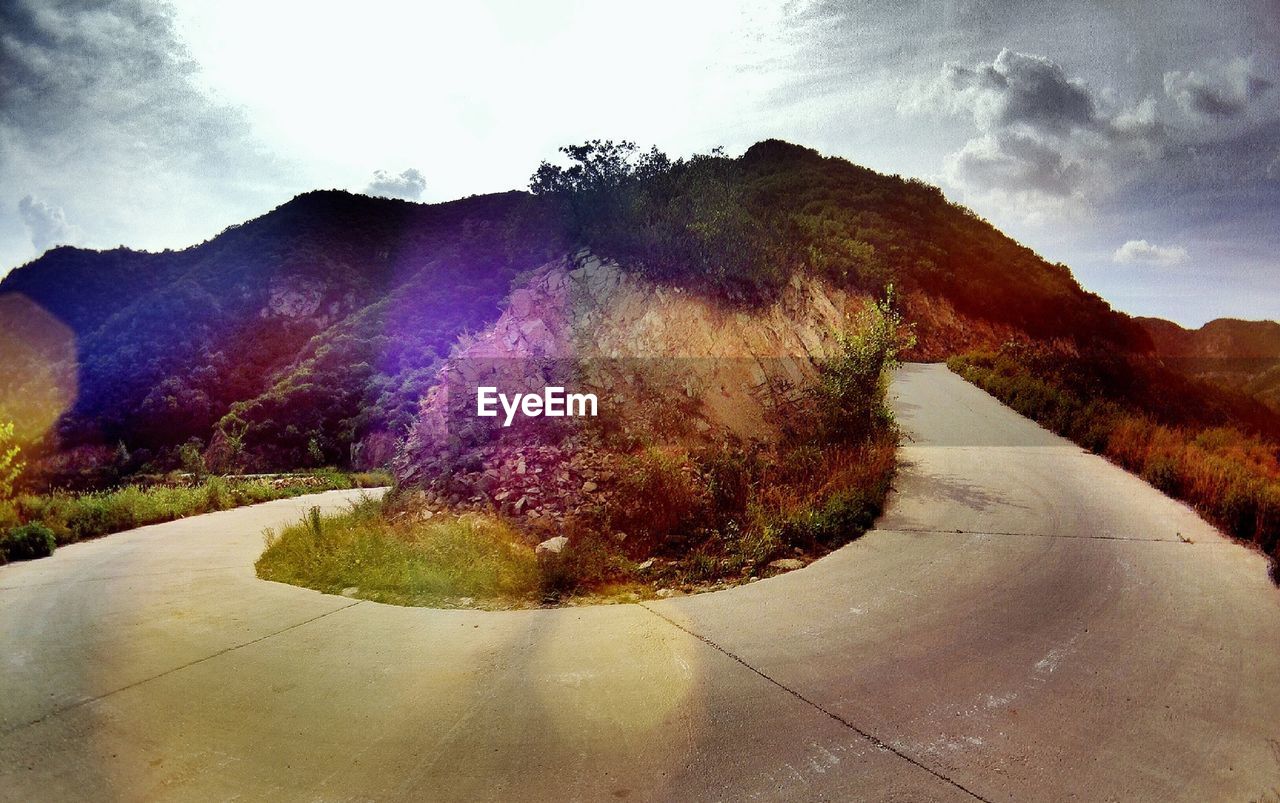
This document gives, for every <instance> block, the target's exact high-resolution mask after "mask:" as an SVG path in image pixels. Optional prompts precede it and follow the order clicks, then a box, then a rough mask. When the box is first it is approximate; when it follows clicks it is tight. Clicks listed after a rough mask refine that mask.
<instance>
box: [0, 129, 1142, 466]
mask: <svg viewBox="0 0 1280 803" xmlns="http://www.w3.org/2000/svg"><path fill="white" fill-rule="evenodd" d="M566 151H567V153H568V155H569V157H570V164H568V165H567V166H555V165H545V166H544V167H543V168H541V169H540V170H539V171H538V174H537V175H536V176H535V178H534V180H533V182H532V189H533V193H532V194H530V193H520V192H512V193H503V194H498V195H489V196H478V197H473V198H467V199H464V200H460V201H454V202H450V203H446V204H438V205H434V206H425V205H420V204H411V203H407V202H403V201H395V200H388V199H381V198H366V197H363V196H357V195H351V194H348V193H343V192H335V191H326V192H314V193H308V194H306V195H302V196H299V197H298V198H295V199H294V200H293V201H290V202H289V203H287V204H284V205H283V206H281V207H280V208H278V209H276V210H274V211H272V212H270V213H268V214H266V215H264V216H262V217H261V218H258V219H256V220H253V221H249V222H248V223H245V224H243V225H240V226H235V227H232V228H230V229H228V230H227V231H225V232H223V233H222V234H220V235H218V236H217V237H215V238H213V239H212V240H210V241H208V242H206V243H203V244H201V245H198V246H195V247H193V248H189V249H185V250H182V251H177V252H164V253H158V254H148V253H140V252H135V251H129V250H127V249H123V248H120V249H115V250H112V251H105V252H96V251H88V250H83V249H75V248H57V249H54V250H52V251H50V252H49V253H47V254H46V255H44V256H43V257H42V258H40V259H38V260H36V261H35V262H33V263H31V264H29V265H27V266H25V267H22V268H19V269H18V270H15V271H14V272H12V273H11V274H10V275H9V276H7V277H6V278H5V279H4V281H3V282H0V330H3V331H5V332H6V334H7V335H8V336H16V337H17V338H18V339H19V340H22V341H23V342H22V343H21V344H20V345H22V346H23V348H25V352H24V353H30V354H32V355H35V356H34V357H33V359H31V360H28V361H27V363H29V365H28V368H24V369H22V370H13V371H9V372H6V374H5V375H4V376H3V377H0V418H3V419H4V420H10V419H13V420H15V421H16V420H17V419H18V418H19V417H20V416H18V415H17V414H16V413H13V412H10V413H9V414H8V415H6V414H5V410H4V409H3V408H4V407H5V406H6V404H9V405H16V404H18V400H19V399H22V398H29V397H30V394H31V390H32V388H35V387H44V388H49V389H53V390H55V391H56V392H50V393H47V394H46V395H47V398H46V399H43V400H42V401H41V403H40V404H39V405H38V407H39V409H40V410H41V411H43V413H45V414H51V415H52V416H53V417H54V418H59V415H60V419H59V421H58V424H57V426H56V427H48V426H46V425H44V424H42V425H40V426H35V425H32V426H27V425H26V424H25V423H22V424H20V425H19V429H21V430H23V431H21V432H19V435H20V437H22V438H24V439H25V441H24V443H25V446H26V453H27V455H28V457H29V458H30V459H29V463H30V467H31V469H32V470H31V472H29V483H30V484H31V485H32V486H34V487H40V486H43V485H48V484H55V485H79V486H90V487H96V486H101V485H103V484H109V483H111V482H116V481H119V479H120V478H122V477H127V476H128V475H130V474H132V473H135V472H138V471H164V470H168V469H170V468H173V467H174V466H176V465H178V463H179V459H178V451H179V449H180V448H181V447H182V446H184V445H185V444H187V443H188V442H197V443H198V444H199V445H200V447H201V448H202V449H203V450H205V451H206V458H207V460H208V461H209V462H210V464H211V465H213V466H215V467H217V468H220V469H226V470H236V469H244V470H289V469H293V468H297V467H300V466H318V465H325V464H335V465H338V466H340V467H346V466H353V467H368V466H374V465H379V464H385V463H386V462H387V461H388V460H389V458H390V456H391V454H392V453H393V452H394V449H395V444H396V442H397V441H398V440H399V439H400V438H401V436H402V435H403V433H404V430H405V428H406V427H407V426H408V424H409V423H410V421H411V419H412V417H413V413H414V409H415V407H416V405H417V403H418V400H419V399H420V398H421V397H422V395H423V394H424V393H425V391H426V390H427V388H428V387H429V386H430V384H431V382H432V377H433V376H434V375H435V372H436V370H437V369H438V368H439V366H440V364H441V362H442V360H443V358H444V357H445V356H446V355H447V353H448V349H449V347H450V344H451V343H452V342H453V341H454V339H455V338H456V337H457V336H458V335H459V334H460V333H462V332H465V331H475V330H478V329H481V328H483V327H484V326H486V325H488V324H489V323H491V322H492V321H493V320H494V319H495V318H496V317H497V315H498V311H499V309H500V302H501V301H502V299H503V298H504V297H505V296H506V294H507V293H508V291H509V290H510V288H511V287H512V286H513V282H514V283H516V284H518V283H519V280H520V277H521V276H522V274H525V273H527V272H528V271H529V270H531V269H533V268H534V267H536V266H538V265H542V264H544V263H545V262H547V261H548V260H549V259H553V258H556V257H557V256H559V255H562V254H564V253H566V252H568V251H570V250H572V249H573V248H576V247H577V246H579V245H586V246H588V247H590V248H591V249H592V250H593V251H594V252H595V253H597V254H599V255H601V256H603V257H605V258H608V259H612V260H614V261H616V262H618V263H619V264H622V265H625V266H628V268H629V269H631V270H634V271H636V272H637V274H638V275H639V276H642V277H643V278H646V279H648V280H651V281H655V282H658V283H660V284H662V283H665V284H667V285H670V286H680V287H686V288H689V289H696V288H701V289H705V290H707V291H708V292H711V293H713V294H715V295H716V296H717V297H719V298H722V299H724V300H725V301H727V302H728V303H731V304H737V305H751V304H754V303H760V302H761V301H767V300H768V299H769V298H772V297H776V295H777V293H779V292H780V291H781V290H782V289H783V288H784V287H785V286H786V285H787V282H788V281H789V277H790V276H793V275H796V274H797V273H803V274H805V275H809V276H814V277H821V278H823V279H824V280H828V281H830V282H832V283H833V284H834V285H836V286H839V287H842V288H845V289H849V290H853V291H856V292H860V293H864V294H878V293H880V292H882V291H883V288H884V287H885V286H886V285H887V284H889V283H893V284H895V285H896V286H897V287H898V288H899V295H900V298H901V303H902V307H903V309H904V312H905V314H906V315H907V317H908V318H910V319H912V320H914V321H917V322H918V327H917V330H918V345H917V347H916V349H915V350H914V351H913V352H912V355H913V356H931V357H937V356H944V355H945V354H947V353H950V352H951V351H952V350H954V349H955V348H957V347H963V346H976V345H984V344H992V343H998V342H1000V341H1001V340H1002V339H1004V338H1006V337H1008V336H1011V335H1016V334H1024V335H1028V336H1033V337H1036V338H1040V339H1046V340H1052V341H1055V342H1061V343H1063V344H1065V345H1066V346H1067V347H1069V348H1076V347H1078V346H1079V344H1080V343H1081V342H1082V341H1083V342H1087V343H1092V342H1103V343H1107V344H1111V345H1112V346H1113V347H1116V348H1121V349H1128V348H1143V347H1145V343H1146V340H1145V337H1146V336H1145V334H1144V333H1143V332H1141V331H1140V330H1138V329H1137V328H1135V327H1134V326H1133V325H1132V323H1131V321H1129V320H1128V319H1127V318H1125V317H1124V316H1120V315H1117V314H1115V313H1113V312H1111V311H1110V310H1109V309H1108V308H1107V306H1106V305H1105V303H1103V302H1102V301H1101V300H1100V299H1098V298H1097V297H1096V296H1093V295H1091V294H1089V293H1086V292H1084V291H1083V290H1081V288H1080V287H1079V286H1078V285H1077V284H1076V283H1075V281H1074V280H1073V279H1072V278H1071V276H1070V273H1069V272H1068V271H1067V269H1066V268H1065V267H1063V266H1061V265H1053V264H1049V263H1046V262H1045V261H1043V260H1041V259H1040V258H1039V257H1037V256H1036V255H1035V254H1033V253H1032V252H1031V251H1029V250H1028V249H1026V248H1024V247H1022V246H1020V245H1018V244H1017V243H1016V242H1014V241H1012V240H1010V239H1009V238H1007V237H1005V236H1004V235H1003V234H1001V233H1000V232H998V231H997V230H996V229H994V228H993V227H992V226H990V225H988V224H987V223H985V222H984V221H982V220H980V219H979V218H977V217H975V216H974V215H973V214H972V213H971V212H969V211H968V210H966V209H964V208H963V207H960V206H957V205H955V204H952V203H950V202H948V201H947V200H946V199H945V198H943V196H942V195H941V193H940V192H939V191H938V190H937V189H936V188H934V187H930V186H928V185H925V184H922V183H919V182H915V181H906V180H902V179H900V178H897V177H893V176H883V175H880V174H877V173H875V172H873V171H871V170H867V169H865V168H862V167H858V166H856V165H853V164H851V163H849V162H847V161H844V160H842V159H835V158H826V157H822V156H821V155H819V154H818V153H816V152H815V151H812V150H809V149H806V148H802V147H798V146H795V145H790V144H787V143H783V142H778V141H772V140H771V141H768V142H762V143H759V144H758V145H755V146H753V147H752V148H750V149H749V150H748V151H747V152H746V153H745V154H744V155H743V156H741V157H739V158H730V157H727V156H724V155H723V154H720V153H718V152H717V153H711V154H704V155H700V156H695V157H692V158H690V159H677V160H672V159H669V158H668V157H666V156H665V155H663V154H661V153H659V152H657V151H650V152H648V153H640V152H639V151H637V150H636V149H635V148H634V147H633V146H631V145H629V144H626V143H622V144H613V143H607V142H604V143H602V142H594V143H587V144H585V145H582V146H576V147H574V148H569V149H566ZM14 299H23V300H24V302H23V304H16V305H15V304H11V303H8V302H9V301H10V300H14ZM19 307H21V309H19ZM30 308H34V310H35V311H37V312H38V313H40V314H42V315H44V316H45V317H46V318H49V319H50V321H51V322H53V324H54V328H55V329H56V328H57V327H61V328H62V329H63V334H62V335H57V334H56V333H55V334H52V335H45V334H41V335H40V336H39V337H36V335H37V334H38V333H37V332H36V330H37V329H40V328H41V327H44V328H46V329H47V328H49V327H48V326H46V325H45V324H44V323H33V315H32V310H31V309H30ZM27 341H33V342H27ZM50 343H52V344H53V345H54V346H58V347H57V348H47V347H46V346H47V345H48V344H50ZM0 345H3V344H0ZM6 353H7V352H6ZM55 368H56V369H57V370H54V369H55ZM37 418H38V417H37ZM24 421H25V418H24Z"/></svg>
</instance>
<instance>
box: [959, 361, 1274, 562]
mask: <svg viewBox="0 0 1280 803" xmlns="http://www.w3.org/2000/svg"><path fill="white" fill-rule="evenodd" d="M949 365H950V366H951V368H952V370H954V371H956V373H958V374H960V375H961V376H963V377H964V378H965V379H967V380H969V381H971V382H973V383H974V384H976V385H978V386H979V387H981V388H983V389H985V390H987V391H988V392H990V393H992V394H993V395H995V396H996V397H997V398H999V399H1000V400H1001V401H1003V402H1005V403H1006V404H1008V405H1009V406H1011V407H1013V408H1014V409H1015V410H1017V411H1018V412H1020V413H1022V414H1024V415H1027V416H1028V417H1030V418H1033V419H1035V420H1036V421H1038V422H1040V423H1042V424H1044V425H1045V426H1047V427H1049V428H1050V429H1053V430H1055V431H1056V432H1058V433H1059V434H1062V435H1065V436H1066V437H1069V438H1071V439H1072V440H1075V441H1076V442H1077V443H1080V444H1081V445H1083V446H1085V447H1086V448H1089V449H1092V450H1094V451H1096V452H1099V453H1101V454H1104V455H1106V456H1107V457H1108V458H1110V459H1111V460H1113V461H1115V462H1116V463H1118V464H1119V465H1121V466H1123V467H1124V468H1126V469H1128V470H1130V471H1132V472H1134V473H1135V474H1138V475H1140V476H1141V477H1142V478H1143V479H1145V480H1146V481H1147V482H1149V483H1151V484H1152V485H1153V486H1155V487H1156V488H1159V489H1160V490H1161V491H1163V492H1164V493H1166V494H1168V495H1170V496H1172V497H1175V498H1177V499H1181V500H1183V501H1185V502H1187V503H1188V504H1190V505H1191V506H1192V507H1194V508H1195V509H1196V510H1197V511H1198V512H1199V513H1200V514H1201V515H1203V516H1204V517H1205V518H1206V519H1208V520H1209V521H1211V522H1213V523H1214V524H1216V525H1218V526H1219V527H1221V528H1222V529H1223V530H1224V531H1226V532H1227V533H1228V534H1229V535H1231V536H1233V537H1235V538H1237V539H1239V540H1241V541H1244V542H1247V543H1251V544H1254V545H1256V546H1257V547H1258V548H1259V549H1261V550H1262V551H1263V552H1264V553H1266V554H1267V555H1269V556H1271V558H1272V559H1273V560H1280V445H1277V444H1276V443H1275V442H1272V441H1270V440H1266V439H1263V438H1261V437H1258V436H1253V435H1249V434H1246V433H1245V432H1242V431H1240V430H1239V429H1236V428H1233V427H1229V426H1216V425H1215V426H1209V425H1206V426H1201V427H1197V426H1194V425H1191V424H1186V423H1182V424H1176V425H1175V424H1167V423H1160V422H1158V421H1157V420H1155V415H1157V414H1158V413H1159V411H1147V410H1142V409H1135V408H1134V407H1133V406H1127V405H1125V404H1123V403H1121V402H1119V401H1116V400H1113V399H1105V398H1101V399H1100V398H1097V397H1095V398H1091V399H1089V400H1088V401H1086V400H1084V399H1082V398H1080V397H1078V396H1077V395H1075V394H1074V393H1072V392H1071V390H1069V389H1068V388H1066V387H1064V386H1062V385H1059V384H1057V383H1056V382H1055V381H1053V379H1052V378H1049V377H1046V376H1044V375H1041V374H1038V373H1036V372H1035V371H1034V370H1033V369H1032V368H1031V367H1029V366H1028V365H1027V364H1025V363H1023V362H1020V361H1017V360H1014V359H1012V358H1010V357H1008V356H1006V355H989V354H975V355H967V356H966V357H964V358H955V359H953V360H952V361H950V363H949Z"/></svg>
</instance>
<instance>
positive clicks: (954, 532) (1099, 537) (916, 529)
mask: <svg viewBox="0 0 1280 803" xmlns="http://www.w3.org/2000/svg"><path fill="white" fill-rule="evenodd" d="M879 532H882V533H922V534H925V535H1011V536H1020V537H1023V538H1069V539H1074V540H1086V541H1138V542H1140V543H1145V544H1184V545H1192V544H1194V543H1195V542H1194V541H1186V540H1183V539H1181V538H1139V537H1137V536H1132V535H1088V534H1077V533H1028V532H1012V531H1000V530H946V529H934V528H930V527H891V528H886V529H883V530H879Z"/></svg>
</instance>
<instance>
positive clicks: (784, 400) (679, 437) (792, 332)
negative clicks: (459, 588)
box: [396, 252, 866, 519]
mask: <svg viewBox="0 0 1280 803" xmlns="http://www.w3.org/2000/svg"><path fill="white" fill-rule="evenodd" d="M864 303H866V299H864V298H862V297H860V296H856V295H851V294H849V293H846V292H843V291H840V290H837V289H834V288H832V287H830V286H829V285H826V284H825V283H823V282H820V281H818V280H814V279H806V278H801V277H796V278H794V279H793V280H792V282H791V284H790V285H789V286H788V287H787V288H786V290H785V291H784V292H783V293H782V294H781V296H780V297H779V298H778V300H777V301H775V302H774V303H773V304H771V305H770V306H768V307H766V308H763V309H758V310H744V309H738V308H734V307H730V306H727V305H725V304H722V303H719V302H716V301H714V300H711V299H708V298H705V297H701V296H698V295H696V294H694V293H690V292H688V291H685V290H682V289H680V288H670V287H661V286H657V285H654V284H651V283H649V282H646V281H644V280H643V279H640V278H637V277H636V276H635V275H634V274H632V273H629V272H627V271H624V270H622V269H621V268H620V267H619V266H617V265H614V264H607V263H604V262H602V261H600V260H599V259H597V258H595V257H593V256H591V255H590V254H587V253H585V252H584V253H579V254H578V255H576V256H574V257H566V258H564V259H560V260H556V261H554V262H552V263H549V264H547V265H544V266H543V267H542V268H540V269H539V270H537V271H536V272H535V273H534V274H533V276H532V277H531V278H530V279H529V280H528V282H527V283H526V284H525V285H524V286H523V287H521V288H520V289H517V290H515V291H514V292H513V293H512V294H511V296H510V299H509V301H508V303H507V304H506V306H505V308H504V310H503V312H502V314H501V316H500V317H499V318H498V319H497V321H496V322H495V323H494V324H493V325H491V326H490V327H488V328H487V329H485V330H484V331H482V332H480V333H479V334H477V335H475V336H474V337H470V338H464V339H462V340H461V341H459V343H458V344H457V346H456V347H455V349H454V352H453V354H452V355H451V356H450V358H449V359H448V360H447V362H446V364H445V366H444V367H443V368H442V369H441V371H440V374H439V376H438V382H437V384H436V386H435V387H434V388H433V389H432V390H431V391H430V392H429V393H428V395H427V396H426V398H425V399H424V400H423V402H422V405H421V408H420V412H419V415H418V418H417V421H416V422H415V424H414V426H413V428H412V430H411V432H410V434H409V437H408V439H407V441H406V443H405V445H404V448H403V449H402V451H401V453H400V455H399V457H398V459H397V461H396V473H397V475H398V478H399V480H400V481H401V483H402V484H403V485H404V486H405V487H407V488H418V489H422V491H423V492H424V498H425V500H426V501H427V502H428V503H432V502H440V503H449V504H454V505H459V504H460V505H462V506H464V507H466V506H472V507H477V508H498V509H500V510H503V511H504V512H506V513H508V514H516V515H523V516H527V517H529V516H531V517H532V518H534V519H538V518H550V519H556V518H559V517H561V516H563V515H564V514H565V513H566V512H572V510H573V509H574V508H575V507H576V506H581V505H583V504H589V503H591V502H592V501H598V500H599V498H600V497H599V495H601V494H607V493H608V491H609V489H608V488H607V487H605V486H607V481H606V478H607V477H608V476H609V475H610V474H611V472H610V471H607V470H605V464H606V463H607V462H608V461H609V460H610V459H611V458H610V454H609V453H610V451H611V450H609V449H607V448H601V447H600V445H601V444H602V443H607V442H614V443H627V444H644V445H651V446H660V445H661V444H663V443H677V442H678V443H680V444H682V445H686V446H687V445H689V444H690V443H691V442H693V443H696V442H698V441H703V442H718V441H722V440H724V439H738V440H744V441H746V440H752V439H759V440H769V439H771V438H774V437H776V436H777V434H778V433H779V431H780V428H781V426H782V425H783V424H784V423H785V419H786V413H787V410H788V408H789V405H790V404H792V403H793V402H794V400H795V396H796V394H797V393H798V392H799V390H800V389H801V388H803V387H804V386H806V385H807V384H808V383H810V382H811V381H812V380H813V379H814V378H815V376H816V372H817V367H816V366H817V361H818V360H820V359H821V358H822V357H823V356H825V355H826V354H827V353H828V352H829V351H830V350H831V349H832V347H833V346H834V345H835V342H836V341H835V334H836V333H837V332H840V331H842V330H844V329H846V328H847V327H848V325H849V319H850V316H851V314H853V313H855V312H856V311H857V310H858V309H860V308H861V307H862V305H863V304H864ZM549 385H553V386H562V387H565V388H566V389H567V390H569V391H576V392H583V393H594V394H595V395H596V396H597V397H598V399H599V408H598V415H597V417H595V418H593V419H572V420H571V419H567V418H564V419H549V418H536V419H526V418H521V419H520V420H518V421H516V422H514V424H513V426H511V427H504V426H502V421H501V416H499V417H498V418H496V419H495V418H480V417H478V416H477V415H476V395H475V394H476V388H477V387H479V386H494V387H497V388H498V389H499V390H500V391H501V392H503V393H506V394H509V395H510V394H514V393H516V392H520V393H530V392H536V393H541V391H542V389H543V388H544V387H546V386H549ZM610 439H613V440H612V441H610ZM619 439H620V440H619Z"/></svg>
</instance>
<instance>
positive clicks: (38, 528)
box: [0, 524, 57, 563]
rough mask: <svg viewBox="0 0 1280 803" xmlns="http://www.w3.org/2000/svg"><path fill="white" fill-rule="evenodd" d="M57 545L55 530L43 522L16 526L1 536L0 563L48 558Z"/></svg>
mask: <svg viewBox="0 0 1280 803" xmlns="http://www.w3.org/2000/svg"><path fill="white" fill-rule="evenodd" d="M56 546H57V541H56V540H55V539H54V536H53V531H52V530H50V529H49V528H48V527H46V526H44V525H43V524H24V525H22V526H20V527H14V528H12V529H11V530H9V531H8V532H7V533H5V534H4V535H3V536H0V563H3V562H5V561H10V560H34V559H35V558H47V557H49V556H50V555H52V554H53V550H54V548H55V547H56Z"/></svg>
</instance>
